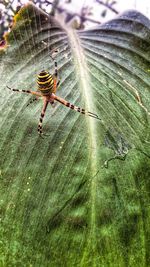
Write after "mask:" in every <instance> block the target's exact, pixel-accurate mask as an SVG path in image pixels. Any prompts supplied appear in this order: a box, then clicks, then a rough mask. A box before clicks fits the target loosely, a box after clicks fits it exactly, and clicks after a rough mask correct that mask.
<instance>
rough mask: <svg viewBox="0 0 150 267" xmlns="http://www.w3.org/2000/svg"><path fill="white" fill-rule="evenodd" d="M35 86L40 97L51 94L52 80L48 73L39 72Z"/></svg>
mask: <svg viewBox="0 0 150 267" xmlns="http://www.w3.org/2000/svg"><path fill="white" fill-rule="evenodd" d="M37 84H38V89H39V90H40V91H41V93H42V95H44V96H46V95H49V94H51V93H53V88H54V80H53V76H52V75H51V74H50V73H49V72H47V71H45V70H43V71H41V72H40V73H39V74H38V77H37Z"/></svg>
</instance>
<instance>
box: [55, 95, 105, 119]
mask: <svg viewBox="0 0 150 267" xmlns="http://www.w3.org/2000/svg"><path fill="white" fill-rule="evenodd" d="M52 98H53V99H55V100H56V101H58V102H59V103H61V104H63V105H64V106H66V107H68V108H71V109H74V110H75V111H77V112H80V113H81V114H84V115H88V116H90V117H92V118H95V119H98V120H101V119H100V118H99V117H98V115H97V114H95V113H92V112H89V111H86V110H85V109H83V108H80V107H77V106H74V105H73V104H71V103H69V102H68V101H66V100H65V99H63V98H61V97H59V96H56V95H55V94H52Z"/></svg>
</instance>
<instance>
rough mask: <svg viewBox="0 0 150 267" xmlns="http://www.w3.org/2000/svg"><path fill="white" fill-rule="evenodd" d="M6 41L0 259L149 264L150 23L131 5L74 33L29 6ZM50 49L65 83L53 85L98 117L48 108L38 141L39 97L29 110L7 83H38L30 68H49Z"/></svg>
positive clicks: (20, 86)
mask: <svg viewBox="0 0 150 267" xmlns="http://www.w3.org/2000/svg"><path fill="white" fill-rule="evenodd" d="M7 40H8V47H7V48H6V49H5V51H1V54H0V60H1V65H0V73H1V100H0V101H1V114H2V116H1V143H0V147H1V180H0V181H1V194H0V195H1V202H0V204H1V232H0V233H1V242H0V246H1V250H2V256H1V265H2V266H30V265H31V266H90V267H91V266H114V267H115V266H133V265H134V266H140V267H141V266H148V262H149V259H150V254H149V240H150V239H149V237H148V234H149V227H148V224H149V216H150V214H149V210H148V205H149V188H150V184H149V180H148V178H149V176H150V159H149V155H150V146H149V142H150V139H149V115H150V105H149V103H150V101H149V99H150V90H149V85H150V75H149V66H150V65H149V62H150V22H149V20H148V19H147V18H145V17H144V16H143V15H142V14H140V13H137V12H135V11H128V12H125V13H124V14H122V15H121V16H119V17H117V18H116V19H115V20H112V21H110V22H108V23H106V24H104V25H102V26H100V27H97V28H95V29H92V30H88V31H81V32H76V31H74V30H73V29H70V28H68V27H66V26H65V25H63V23H62V22H56V21H54V20H53V18H51V17H48V16H47V15H46V14H44V13H42V12H41V11H39V10H38V9H37V8H35V7H34V6H33V5H31V4H30V5H27V6H25V7H24V8H22V9H21V11H20V12H19V14H18V15H17V16H16V18H15V23H14V26H13V28H12V30H11V32H10V33H9V34H8V36H7ZM55 50H57V52H56V53H55ZM50 55H55V60H56V61H57V63H58V73H59V77H60V80H61V82H60V86H59V88H58V90H57V93H56V94H57V95H59V96H60V97H62V98H64V99H66V100H67V101H69V102H71V103H73V104H75V105H76V106H80V107H82V108H85V109H86V110H88V111H90V112H94V113H96V114H97V115H98V116H99V117H100V118H101V121H100V120H96V119H93V118H90V117H87V116H84V115H82V114H79V113H77V112H75V111H73V110H71V109H68V108H67V107H64V106H62V105H61V104H59V103H57V104H56V106H55V107H54V108H52V107H51V106H50V105H49V107H48V110H47V112H46V117H45V118H44V132H45V133H46V134H47V135H48V136H46V137H44V138H43V139H42V138H40V137H39V136H38V134H37V124H38V119H39V116H40V113H41V109H42V100H39V101H38V102H37V103H33V104H32V105H30V106H29V107H26V106H27V104H28V103H29V100H30V99H31V98H32V97H30V96H28V95H25V94H23V93H22V94H19V93H14V92H11V91H9V90H8V89H7V88H6V86H10V87H12V88H16V89H25V90H29V89H30V90H35V91H36V90H37V85H36V76H37V74H38V73H39V72H40V71H41V70H42V69H43V68H44V69H47V70H49V71H50V73H54V62H53V60H52V59H51V57H50ZM108 132H109V134H110V136H111V135H112V138H109V140H108V139H106V138H105V137H106V133H108ZM120 136H121V137H122V138H123V140H124V142H123V143H119V142H121V141H120V140H122V139H121V138H120ZM105 140H106V142H105V144H104V141H105ZM123 144H128V145H126V146H127V147H128V148H129V146H130V150H129V152H128V153H127V157H126V159H125V161H123V160H119V159H115V160H112V161H111V162H109V165H108V169H106V168H104V162H105V161H106V160H107V159H109V158H111V157H113V156H114V155H116V154H117V155H122V152H123V151H122V150H123V148H122V147H123ZM127 147H126V148H127Z"/></svg>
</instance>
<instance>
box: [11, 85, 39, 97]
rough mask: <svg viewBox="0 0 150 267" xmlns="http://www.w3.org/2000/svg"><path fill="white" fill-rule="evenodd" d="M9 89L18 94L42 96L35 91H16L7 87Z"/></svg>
mask: <svg viewBox="0 0 150 267" xmlns="http://www.w3.org/2000/svg"><path fill="white" fill-rule="evenodd" d="M7 88H8V89H9V90H11V91H14V92H18V93H27V94H32V95H36V96H39V97H40V96H42V95H41V94H40V93H38V92H34V91H30V90H19V89H14V88H10V87H9V86H7Z"/></svg>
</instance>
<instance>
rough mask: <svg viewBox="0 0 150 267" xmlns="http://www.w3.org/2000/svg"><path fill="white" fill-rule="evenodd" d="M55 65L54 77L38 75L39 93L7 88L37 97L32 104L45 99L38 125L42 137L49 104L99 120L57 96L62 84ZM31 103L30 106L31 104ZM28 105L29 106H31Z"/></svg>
mask: <svg viewBox="0 0 150 267" xmlns="http://www.w3.org/2000/svg"><path fill="white" fill-rule="evenodd" d="M54 65H55V72H54V74H53V75H51V74H50V73H49V72H48V71H46V70H42V71H41V72H40V73H39V74H38V75H37V85H38V91H36V92H34V91H30V90H18V89H13V88H11V87H9V86H7V88H8V89H9V90H11V91H14V92H22V93H27V94H32V95H35V96H36V98H34V99H32V100H31V101H30V103H32V102H34V101H35V100H38V99H39V98H40V97H42V98H43V108H42V111H41V115H40V119H39V124H38V133H39V135H40V136H41V135H42V134H43V131H42V123H43V119H44V116H45V112H46V109H47V106H48V104H49V103H50V104H51V105H52V106H53V104H54V101H55V100H56V101H58V102H59V103H61V104H63V105H64V106H66V107H68V108H71V109H73V110H75V111H77V112H80V113H81V114H84V115H88V116H90V117H93V118H95V119H99V120H100V118H99V117H98V115H96V114H94V113H92V112H89V111H86V110H85V109H82V108H80V107H77V106H74V105H73V104H71V103H69V102H68V101H66V100H65V99H63V98H61V97H59V96H57V95H56V94H55V93H56V91H57V87H58V85H59V83H60V80H59V79H58V70H57V62H56V61H54ZM30 103H29V104H30ZM29 104H28V105H29Z"/></svg>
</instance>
